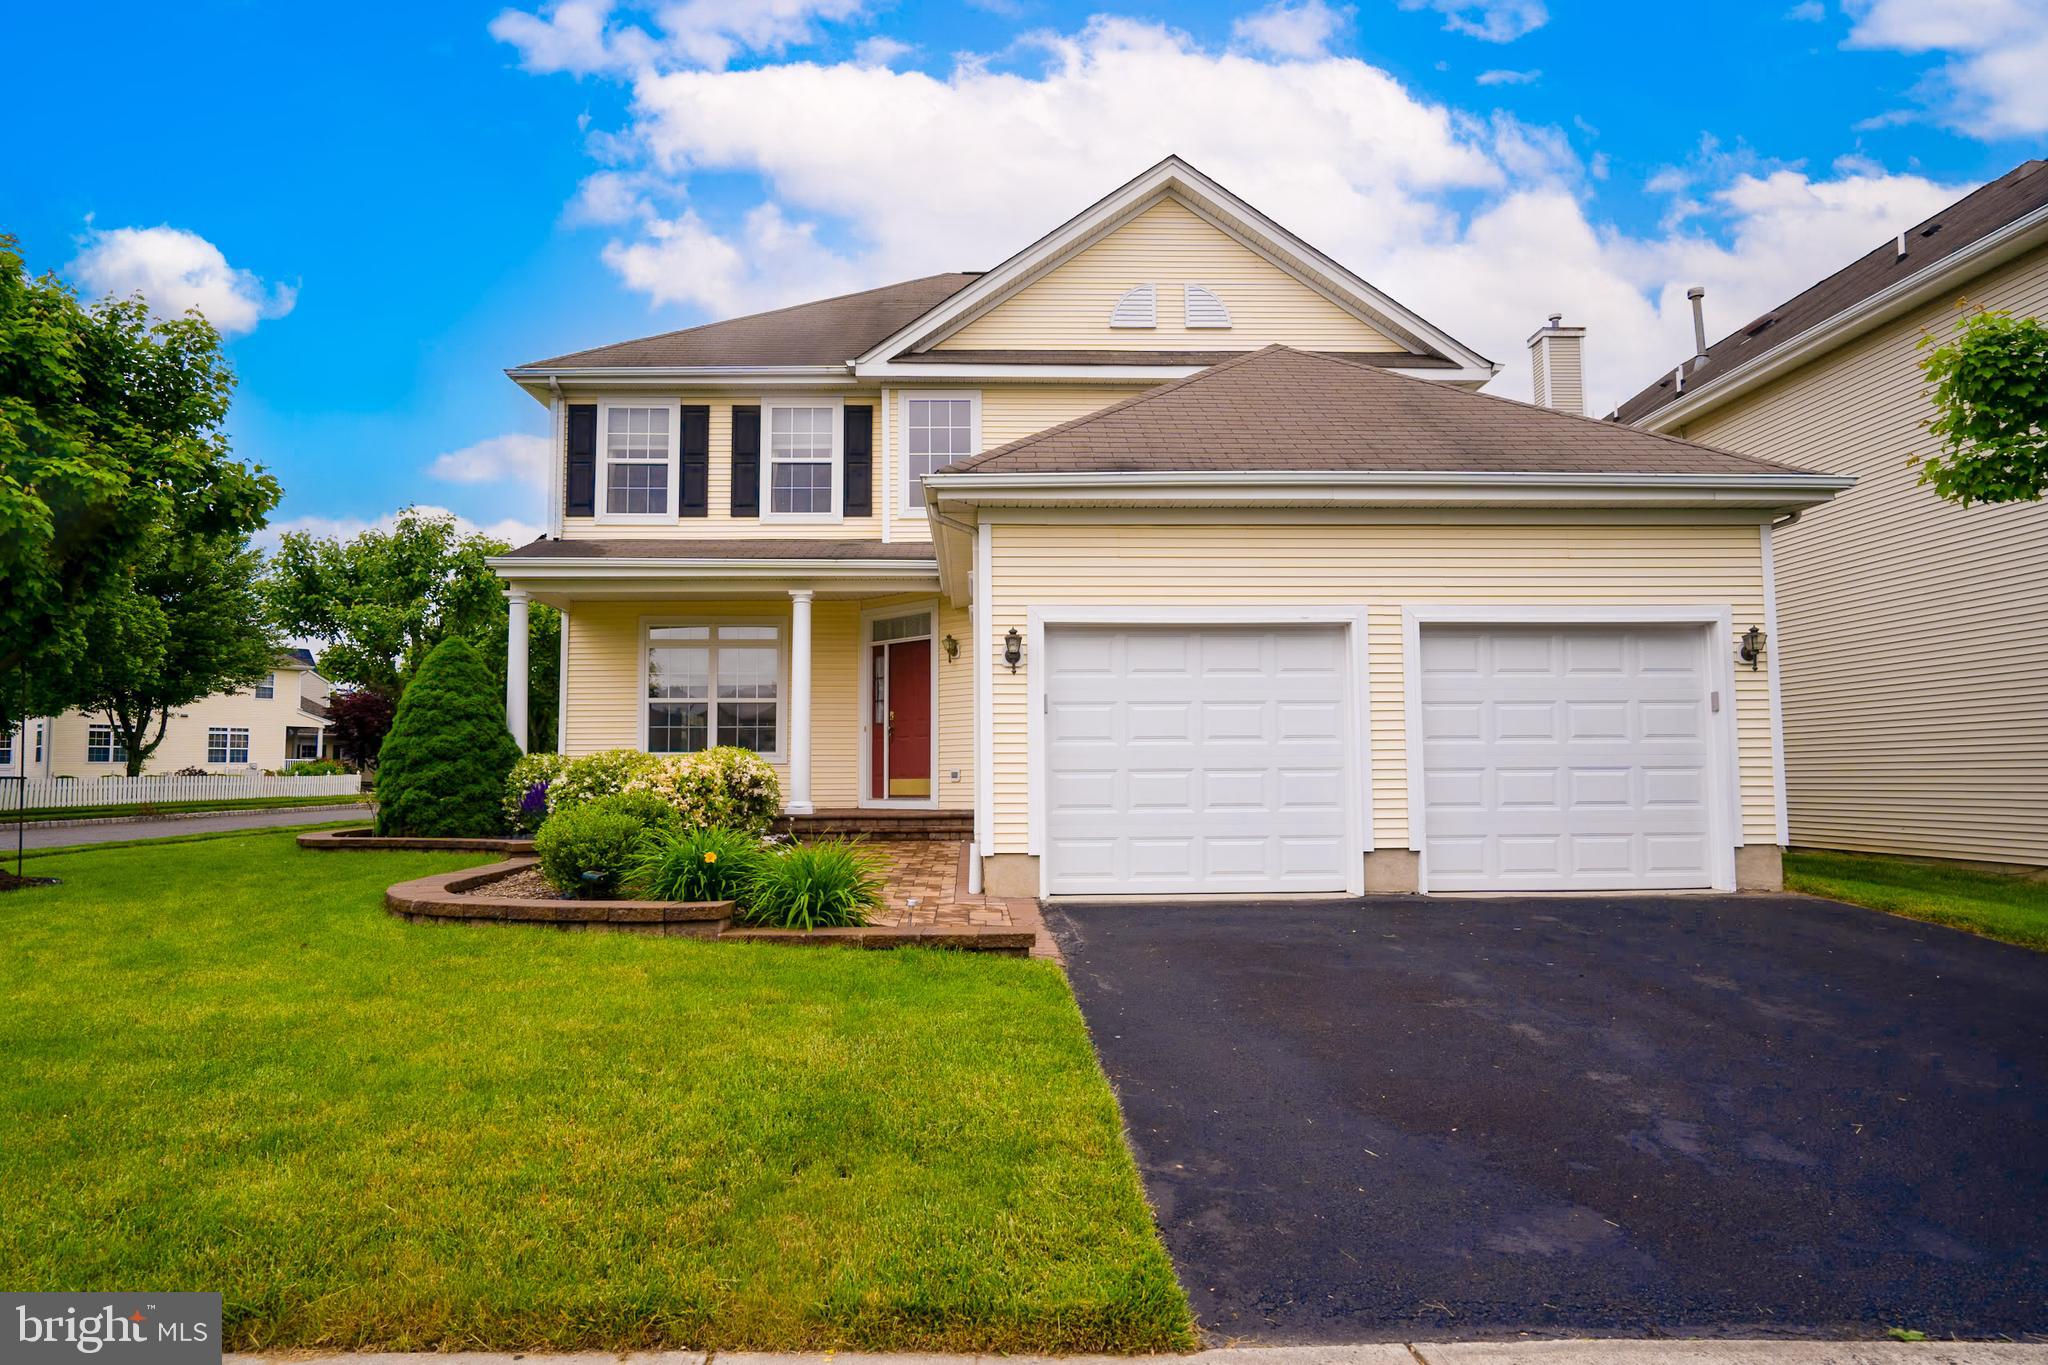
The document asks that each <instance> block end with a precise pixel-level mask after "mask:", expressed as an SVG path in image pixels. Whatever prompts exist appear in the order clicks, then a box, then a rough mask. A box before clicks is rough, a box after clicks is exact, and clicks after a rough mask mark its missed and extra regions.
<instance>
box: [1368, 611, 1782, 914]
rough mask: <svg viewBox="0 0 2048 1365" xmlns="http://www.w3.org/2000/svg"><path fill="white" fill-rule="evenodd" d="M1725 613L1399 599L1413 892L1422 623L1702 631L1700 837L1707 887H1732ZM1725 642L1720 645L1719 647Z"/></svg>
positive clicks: (1423, 866)
mask: <svg viewBox="0 0 2048 1365" xmlns="http://www.w3.org/2000/svg"><path fill="white" fill-rule="evenodd" d="M1733 620H1734V616H1733V612H1732V611H1731V609H1730V608H1729V607H1728V606H1727V605H1726V604H1712V603H1708V604H1677V605H1669V606H1613V607H1604V606H1584V605H1577V604H1570V603H1561V604H1556V605H1548V606H1544V605H1515V606H1507V605H1499V606H1495V605H1487V604H1473V603H1404V604H1402V607H1401V655H1402V675H1403V686H1402V691H1403V693H1404V694H1405V695H1404V697H1403V706H1404V710H1405V711H1406V715H1405V717H1404V733H1405V740H1406V744H1407V750H1408V753H1407V759H1408V847H1409V848H1410V849H1411V850H1412V851H1413V852H1414V853H1415V855H1416V858H1417V861H1418V869H1417V890H1420V891H1424V892H1427V891H1428V890H1429V855H1428V851H1427V848H1426V847H1425V845H1426V842H1427V841H1426V839H1425V837H1424V836H1425V829H1424V824H1425V817H1424V806H1425V804H1426V803H1425V802H1424V800H1423V751H1422V628H1423V627H1424V626H1429V625H1461V626H1592V625H1598V626H1697V627H1698V628H1699V629H1700V630H1701V631H1703V632H1705V633H1706V646H1707V680H1708V685H1709V687H1711V688H1713V689H1714V690H1715V691H1717V692H1718V693H1719V695H1720V699H1721V705H1720V707H1719V709H1718V710H1716V711H1713V712H1712V713H1711V714H1710V715H1709V717H1708V723H1709V725H1711V726H1712V740H1711V742H1710V744H1709V745H1708V753H1709V755H1710V758H1711V763H1710V764H1709V779H1710V781H1711V783H1712V785H1713V790H1712V792H1711V793H1710V794H1709V799H1708V816H1709V828H1708V838H1709V839H1710V840H1711V841H1712V845H1713V859H1714V861H1713V876H1714V885H1713V889H1714V890H1717V891H1733V890H1734V889H1735V850H1736V848H1737V847H1739V846H1740V845H1741V844H1742V842H1743V834H1742V818H1741V799H1742V798H1741V792H1740V790H1739V785H1738V782H1737V773H1738V771H1739V769H1738V766H1737V749H1736V729H1735V663H1734V646H1733V645H1732V644H1731V643H1729V642H1731V641H1732V640H1733V639H1734V628H1733V624H1732V623H1733ZM1724 646H1726V647H1724Z"/></svg>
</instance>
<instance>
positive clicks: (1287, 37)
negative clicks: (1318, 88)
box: [1230, 0, 1352, 57]
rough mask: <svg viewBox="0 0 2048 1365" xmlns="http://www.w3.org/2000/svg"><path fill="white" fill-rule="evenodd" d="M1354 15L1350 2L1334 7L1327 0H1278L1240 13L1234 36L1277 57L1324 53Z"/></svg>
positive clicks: (1239, 41)
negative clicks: (1339, 7) (1338, 7)
mask: <svg viewBox="0 0 2048 1365" xmlns="http://www.w3.org/2000/svg"><path fill="white" fill-rule="evenodd" d="M1351 15H1352V10H1351V7H1350V6H1348V5H1346V6H1344V7H1343V8H1341V9H1333V8H1331V7H1330V6H1329V5H1326V4H1324V3H1323V0H1274V3H1272V4H1270V5H1268V6H1266V7H1265V8H1264V9H1262V10H1259V11H1258V12H1257V13H1255V14H1245V15H1240V16H1239V17H1238V18H1237V19H1236V21H1234V22H1233V23H1232V24H1231V26H1230V36H1231V38H1232V39H1234V40H1235V41H1237V42H1238V43H1241V44H1243V45H1244V46H1246V47H1249V48H1252V49H1253V50H1255V51H1258V52H1267V53H1271V54H1272V55H1273V56H1275V57H1320V56H1322V55H1323V53H1324V52H1325V51H1327V50H1328V48H1329V46H1330V40H1331V39H1332V38H1335V37H1336V36H1337V34H1338V33H1339V32H1340V31H1341V30H1342V29H1343V27H1344V25H1346V24H1347V23H1349V22H1350V21H1351Z"/></svg>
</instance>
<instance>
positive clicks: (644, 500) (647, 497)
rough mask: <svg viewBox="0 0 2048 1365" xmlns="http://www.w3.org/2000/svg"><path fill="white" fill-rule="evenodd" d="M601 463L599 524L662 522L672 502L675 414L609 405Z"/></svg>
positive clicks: (660, 408) (657, 407)
mask: <svg viewBox="0 0 2048 1365" xmlns="http://www.w3.org/2000/svg"><path fill="white" fill-rule="evenodd" d="M598 439H599V457H600V458H601V459H602V460H603V462H604V478H603V491H602V493H601V494H600V496H601V498H602V501H601V502H600V504H599V511H600V513H601V515H600V518H599V519H600V520H612V521H666V520H669V519H671V518H673V517H674V516H675V514H676V511H675V498H676V410H675V408H673V407H671V406H669V405H667V404H647V405H640V404H625V403H607V404H605V407H604V430H603V431H601V432H599V433H598Z"/></svg>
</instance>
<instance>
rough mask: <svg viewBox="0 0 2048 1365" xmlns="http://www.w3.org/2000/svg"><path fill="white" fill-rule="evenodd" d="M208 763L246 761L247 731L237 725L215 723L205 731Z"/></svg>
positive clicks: (247, 749) (247, 753)
mask: <svg viewBox="0 0 2048 1365" xmlns="http://www.w3.org/2000/svg"><path fill="white" fill-rule="evenodd" d="M206 761H207V762H208V763H247V762H248V761H249V732H248V731H247V730H245V729H243V728H242V727H241V726H239V725H233V726H229V725H215V726H212V727H210V728H208V730H207V732H206Z"/></svg>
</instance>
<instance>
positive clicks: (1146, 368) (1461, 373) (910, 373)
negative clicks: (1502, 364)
mask: <svg viewBox="0 0 2048 1365" xmlns="http://www.w3.org/2000/svg"><path fill="white" fill-rule="evenodd" d="M1246 354H1247V353H1246V352H1244V351H1237V352H1232V353H1227V354H1224V355H1219V356H1218V357H1217V362H1220V361H1223V360H1238V359H1242V358H1243V357H1244V356H1245V355H1246ZM1217 362H1211V363H1212V364H1213V363H1217ZM1208 368H1210V366H1209V365H1032V364H1017V365H994V364H972V365H970V364H950V365H948V364H933V365H919V364H904V363H902V362H900V361H888V360H884V361H877V362H875V363H873V364H867V365H860V366H858V367H856V369H855V370H854V373H855V375H856V376H858V377H859V378H861V379H888V380H895V379H946V380H962V379H979V380H985V381H997V382H1009V383H1016V382H1019V381H1045V382H1051V383H1061V384H1073V383H1087V382H1089V381H1091V380H1092V381H1094V382H1096V383H1101V384H1128V383H1133V382H1136V383H1144V384H1156V383H1163V382H1166V381H1169V380H1174V379H1186V378H1187V377H1188V376H1189V375H1194V374H1200V373H1201V372H1202V371H1204V370H1206V369H1208ZM1386 372H1387V373H1388V374H1400V375H1407V376H1408V377H1409V378H1411V379H1433V380H1436V381H1438V382H1439V383H1447V384H1484V383H1486V382H1487V381H1488V380H1490V379H1492V378H1493V377H1494V375H1495V374H1496V373H1498V370H1497V369H1496V368H1487V367H1481V368H1473V367H1470V366H1464V367H1460V368H1458V369H1447V368H1444V367H1442V366H1436V367H1428V366H1394V365H1389V366H1387V367H1386Z"/></svg>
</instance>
